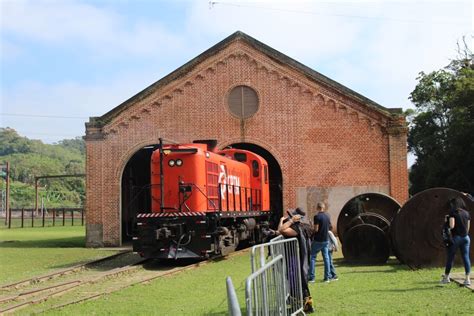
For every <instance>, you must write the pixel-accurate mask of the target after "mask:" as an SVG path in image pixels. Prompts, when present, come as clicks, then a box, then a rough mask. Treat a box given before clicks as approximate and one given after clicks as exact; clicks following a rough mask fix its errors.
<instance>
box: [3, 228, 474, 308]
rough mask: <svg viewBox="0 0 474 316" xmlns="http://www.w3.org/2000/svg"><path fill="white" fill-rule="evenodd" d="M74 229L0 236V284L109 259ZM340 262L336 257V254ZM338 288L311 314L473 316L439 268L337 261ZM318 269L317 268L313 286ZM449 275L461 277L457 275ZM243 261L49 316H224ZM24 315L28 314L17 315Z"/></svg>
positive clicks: (327, 287) (320, 286)
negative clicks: (442, 282) (87, 244)
mask: <svg viewBox="0 0 474 316" xmlns="http://www.w3.org/2000/svg"><path fill="white" fill-rule="evenodd" d="M83 244H84V228H83V227H80V226H75V227H71V226H69V227H68V226H66V227H47V228H24V229H10V230H8V229H3V228H2V229H0V271H1V277H0V283H6V282H11V281H15V280H19V279H23V278H26V277H29V276H33V275H38V274H43V273H48V272H51V271H53V270H55V269H59V268H64V267H67V266H71V265H74V264H77V263H79V262H83V261H88V260H92V259H93V258H98V257H101V256H105V255H108V254H111V253H112V252H111V251H104V250H95V249H86V248H83ZM339 256H340V254H339ZM335 262H336V267H337V272H338V275H339V281H335V282H332V283H329V284H326V283H322V282H317V283H314V284H311V285H310V289H311V293H312V295H313V298H314V302H315V303H314V305H315V308H316V312H317V314H322V315H334V314H337V315H352V314H369V315H372V314H377V315H379V314H424V315H426V314H442V315H445V314H453V315H454V314H466V315H474V297H473V293H472V292H471V291H469V290H467V289H465V288H461V287H459V286H458V285H456V284H449V285H447V286H444V287H441V286H438V281H439V278H440V275H441V273H442V269H441V268H436V269H423V270H418V271H412V270H410V269H409V268H407V267H406V266H404V265H401V264H399V263H398V261H397V260H396V259H391V260H390V261H389V262H388V263H387V264H385V265H380V266H352V265H347V264H345V263H344V262H343V259H342V258H340V257H337V256H336V259H335ZM321 271H322V266H321V262H320V261H318V265H317V269H316V273H317V276H316V277H317V279H318V278H321ZM455 272H462V268H461V267H456V269H455ZM249 273H250V260H249V254H248V253H244V254H241V255H237V256H233V257H230V258H224V259H221V260H218V261H214V262H211V263H209V264H207V265H204V266H202V267H199V268H197V269H194V270H187V271H184V272H180V273H177V274H174V275H171V276H167V277H163V278H158V279H156V280H154V281H152V282H150V283H148V284H143V285H136V286H132V287H130V288H127V289H125V290H122V291H119V292H116V293H112V294H110V295H106V296H103V297H101V298H100V299H97V300H94V301H88V302H83V303H80V304H76V305H71V306H68V307H66V308H63V309H61V310H54V311H50V312H48V313H47V314H50V315H67V314H70V315H114V314H116V315H224V314H226V313H227V297H226V287H225V278H226V277H227V276H231V277H232V280H233V282H234V286H235V288H236V290H237V294H238V298H239V302H240V304H241V306H244V304H245V300H244V288H245V279H246V277H247V276H248V275H249ZM24 313H25V314H27V313H28V309H25V310H24V311H21V310H20V311H19V314H24Z"/></svg>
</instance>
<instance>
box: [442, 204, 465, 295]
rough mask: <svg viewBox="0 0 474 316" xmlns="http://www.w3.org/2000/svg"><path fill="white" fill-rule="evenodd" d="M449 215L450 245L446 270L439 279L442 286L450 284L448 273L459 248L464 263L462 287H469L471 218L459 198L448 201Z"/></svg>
mask: <svg viewBox="0 0 474 316" xmlns="http://www.w3.org/2000/svg"><path fill="white" fill-rule="evenodd" d="M449 206H450V214H449V216H448V222H447V224H448V226H449V229H450V230H451V235H452V243H450V244H449V245H448V247H447V259H446V268H445V270H444V274H443V276H442V279H441V283H442V284H447V283H449V282H450V279H449V273H450V272H451V268H452V267H453V263H454V256H455V255H456V251H457V249H458V248H459V249H460V250H461V256H462V260H463V262H464V271H465V273H466V277H465V280H464V285H466V286H470V285H471V280H470V274H471V261H470V259H469V248H470V244H471V240H470V238H469V228H470V223H471V216H470V215H469V212H467V211H466V204H465V203H464V200H463V199H462V198H461V197H456V198H454V199H451V200H450V201H449Z"/></svg>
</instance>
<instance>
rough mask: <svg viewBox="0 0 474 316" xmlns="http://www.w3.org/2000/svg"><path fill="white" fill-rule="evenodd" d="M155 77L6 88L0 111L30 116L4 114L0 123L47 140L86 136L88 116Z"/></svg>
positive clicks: (98, 113)
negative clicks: (85, 124)
mask: <svg viewBox="0 0 474 316" xmlns="http://www.w3.org/2000/svg"><path fill="white" fill-rule="evenodd" d="M155 76H156V74H153V73H127V74H124V75H123V76H122V77H120V78H115V79H113V80H110V81H109V82H99V83H93V84H92V83H91V84H79V83H74V82H63V83H59V84H51V85H46V84H42V83H40V82H25V83H23V84H21V85H19V86H16V87H15V88H14V89H12V90H8V91H4V93H3V94H2V98H1V100H0V102H1V104H2V109H1V112H2V113H7V114H12V113H13V114H21V115H31V116H11V115H3V116H2V118H1V122H0V125H1V126H3V127H6V126H9V127H12V128H15V129H17V130H18V131H19V132H20V133H21V134H22V135H26V136H28V137H31V138H41V139H45V140H46V141H48V142H51V141H58V140H60V139H63V138H72V136H74V135H75V136H80V135H84V133H85V127H84V123H85V122H86V121H88V117H90V116H101V115H103V114H104V113H106V112H108V111H109V110H111V109H113V108H114V107H116V106H118V105H119V104H121V103H122V102H124V101H125V100H127V99H129V98H130V97H132V96H133V95H135V94H136V93H138V92H139V91H141V90H143V89H144V88H145V87H147V86H148V85H150V84H151V83H153V82H154V81H156V80H157V79H156V78H155ZM158 76H161V74H158ZM34 116H38V117H34ZM40 116H49V117H40ZM54 116H64V117H79V118H78V119H73V118H54ZM81 117H84V118H83V119H81Z"/></svg>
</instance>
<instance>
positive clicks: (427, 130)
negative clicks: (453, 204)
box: [408, 46, 474, 194]
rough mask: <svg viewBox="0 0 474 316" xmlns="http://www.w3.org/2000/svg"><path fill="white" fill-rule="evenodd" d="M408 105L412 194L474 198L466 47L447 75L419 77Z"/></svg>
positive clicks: (471, 73) (472, 91)
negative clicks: (444, 191)
mask: <svg viewBox="0 0 474 316" xmlns="http://www.w3.org/2000/svg"><path fill="white" fill-rule="evenodd" d="M417 79H418V84H417V85H416V87H415V90H413V92H412V93H411V94H410V100H411V101H412V102H413V103H414V104H415V106H416V111H414V113H412V115H411V123H410V131H409V133H408V147H409V150H410V151H411V152H412V153H414V154H415V155H416V156H417V160H416V162H415V164H414V165H413V166H412V168H411V171H410V182H411V187H410V193H411V194H415V193H417V192H419V191H422V190H425V189H427V188H430V187H439V186H442V187H450V188H453V189H456V190H460V191H465V192H471V193H472V192H474V63H473V54H472V52H471V51H470V50H469V49H468V48H467V46H465V47H464V49H463V50H462V51H460V54H459V56H458V58H457V59H455V60H453V61H451V63H450V64H449V65H448V66H446V67H445V68H443V69H440V70H437V71H433V72H431V73H429V74H425V73H424V72H421V73H420V75H419V77H418V78H417Z"/></svg>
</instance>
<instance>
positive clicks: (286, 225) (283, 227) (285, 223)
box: [278, 208, 314, 313]
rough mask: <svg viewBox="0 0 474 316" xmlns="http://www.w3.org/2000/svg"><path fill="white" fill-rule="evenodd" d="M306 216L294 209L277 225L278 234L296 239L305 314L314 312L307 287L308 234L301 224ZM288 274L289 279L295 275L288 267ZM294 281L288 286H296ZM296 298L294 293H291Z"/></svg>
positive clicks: (298, 209) (299, 210) (301, 211)
mask: <svg viewBox="0 0 474 316" xmlns="http://www.w3.org/2000/svg"><path fill="white" fill-rule="evenodd" d="M305 215H306V213H305V212H304V211H303V210H301V209H300V208H296V209H295V210H294V211H293V212H291V213H290V212H289V213H288V216H287V217H285V216H283V217H282V218H281V219H280V223H279V225H278V232H279V233H280V234H281V235H283V237H285V238H292V237H296V239H297V240H298V247H299V253H300V258H299V259H300V260H299V262H300V275H301V286H302V291H303V308H304V312H305V313H312V312H314V308H313V299H312V297H311V293H310V291H309V286H308V261H309V260H308V253H309V248H310V245H309V239H310V237H311V236H310V235H311V234H310V233H309V232H308V229H306V227H305V226H306V225H304V223H302V222H301V220H302V218H303V217H304V216H305ZM289 261H290V265H291V262H294V260H292V259H291V258H290V259H289ZM288 272H289V274H290V278H293V277H294V276H295V275H297V274H296V273H294V269H292V267H291V266H290V267H289V271H288ZM295 282H296V280H291V281H290V284H296V283H295ZM294 290H295V289H292V288H291V289H290V291H294ZM293 295H294V296H296V293H293Z"/></svg>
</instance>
